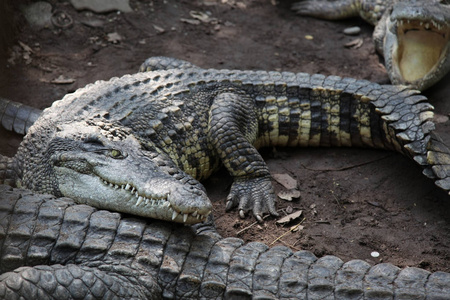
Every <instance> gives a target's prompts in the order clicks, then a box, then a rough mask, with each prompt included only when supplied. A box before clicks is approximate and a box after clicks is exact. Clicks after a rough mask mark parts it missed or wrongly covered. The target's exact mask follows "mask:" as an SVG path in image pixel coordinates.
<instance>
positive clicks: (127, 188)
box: [125, 183, 130, 191]
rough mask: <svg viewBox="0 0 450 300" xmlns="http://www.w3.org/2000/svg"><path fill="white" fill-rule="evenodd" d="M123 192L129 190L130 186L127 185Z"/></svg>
mask: <svg viewBox="0 0 450 300" xmlns="http://www.w3.org/2000/svg"><path fill="white" fill-rule="evenodd" d="M125 190H127V191H128V190H130V185H129V184H128V183H127V185H126V186H125Z"/></svg>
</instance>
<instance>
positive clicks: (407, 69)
mask: <svg viewBox="0 0 450 300" xmlns="http://www.w3.org/2000/svg"><path fill="white" fill-rule="evenodd" d="M292 8H293V9H294V10H295V11H296V12H297V13H298V14H300V15H305V16H313V17H317V18H322V19H331V20H338V19H344V18H348V17H354V16H360V17H362V18H363V19H364V20H366V21H367V22H369V23H370V24H372V25H374V26H375V29H374V32H373V41H374V44H375V48H376V50H377V51H378V53H380V54H381V55H383V56H384V61H385V67H386V70H387V73H388V75H389V78H390V80H391V82H392V83H393V84H402V85H410V86H411V87H412V88H415V89H419V90H422V91H423V90H425V89H427V88H429V87H430V86H432V85H434V84H435V83H436V82H438V81H439V80H440V79H442V78H443V77H444V76H445V75H446V74H447V73H448V72H449V70H450V2H449V1H448V0H440V1H439V0H420V1H416V0H337V1H327V0H320V1H314V0H310V1H302V2H298V3H295V4H293V6H292Z"/></svg>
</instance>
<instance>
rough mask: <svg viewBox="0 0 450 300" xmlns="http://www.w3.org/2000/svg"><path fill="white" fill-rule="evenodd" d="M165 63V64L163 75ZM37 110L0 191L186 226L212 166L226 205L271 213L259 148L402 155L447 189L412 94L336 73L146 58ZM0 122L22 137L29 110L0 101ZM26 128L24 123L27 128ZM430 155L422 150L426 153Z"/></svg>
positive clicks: (427, 116) (422, 100)
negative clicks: (223, 171)
mask: <svg viewBox="0 0 450 300" xmlns="http://www.w3.org/2000/svg"><path fill="white" fill-rule="evenodd" d="M174 66H175V68H174ZM142 68H143V69H144V70H147V69H148V68H153V69H155V68H156V69H157V70H155V71H147V72H139V73H136V74H133V75H125V76H123V77H121V78H113V79H111V80H109V81H98V82H96V83H94V84H90V85H88V86H86V87H84V88H81V89H78V90H77V91H75V92H74V93H72V94H68V95H66V96H65V97H64V98H63V99H62V100H60V101H56V102H55V103H53V105H52V106H51V107H50V108H47V109H45V110H44V111H43V112H42V114H40V116H39V118H38V119H37V120H36V121H35V122H34V124H33V125H32V126H31V127H30V128H29V129H28V132H27V134H26V136H25V137H24V140H23V141H22V143H21V145H20V147H19V149H18V152H17V154H16V155H15V156H14V157H13V158H9V157H4V156H3V157H0V158H1V159H0V183H1V182H4V183H8V184H10V185H13V186H18V187H25V188H29V189H31V190H33V191H37V192H40V193H50V194H53V195H56V196H66V197H70V198H72V199H74V200H75V201H77V202H78V203H85V204H89V205H92V206H94V207H98V208H102V209H109V210H114V211H119V212H124V213H130V214H134V215H139V216H144V217H151V218H157V219H162V220H173V221H176V222H184V223H187V224H193V223H198V222H201V221H203V220H205V218H206V217H207V216H208V214H209V213H210V211H211V203H210V201H209V199H208V197H207V195H206V193H205V190H204V188H203V186H202V185H201V184H200V183H199V181H198V180H202V179H204V178H207V177H208V176H209V175H210V174H211V173H212V172H214V171H215V170H217V169H218V168H219V167H220V165H221V164H223V165H225V167H226V168H227V169H228V171H229V172H230V174H231V175H232V176H233V178H234V183H233V184H232V186H231V191H230V193H229V196H228V198H227V204H226V205H227V209H231V208H232V207H235V206H237V207H238V210H239V214H240V215H241V217H244V216H245V213H247V212H248V211H250V210H252V211H253V214H254V216H255V217H256V218H257V219H258V220H259V221H262V214H264V213H270V214H272V215H277V212H276V208H275V200H276V198H275V193H274V191H273V186H272V183H271V177H270V173H269V170H268V168H267V166H266V164H265V163H264V161H263V159H262V157H261V156H260V155H259V153H258V152H257V150H256V149H257V148H259V147H263V146H274V145H277V146H301V147H302V146H305V147H306V146H362V147H375V148H383V149H392V150H395V151H398V152H400V153H403V154H404V155H406V156H408V157H410V158H412V159H413V160H414V161H416V162H417V163H418V164H420V165H421V166H422V167H423V168H424V174H425V175H427V176H428V177H430V178H434V179H435V183H436V184H437V185H438V186H439V187H441V188H443V189H444V190H446V191H448V190H450V166H449V165H450V164H449V163H448V161H449V160H448V153H450V151H449V150H448V149H447V148H445V146H442V145H441V144H440V143H438V142H437V139H432V140H431V141H436V142H433V143H431V142H430V137H431V134H430V132H431V131H432V130H433V129H434V123H433V122H432V117H433V112H432V108H433V107H432V106H431V105H430V104H429V103H428V102H427V98H426V97H425V96H423V95H420V94H419V93H418V92H417V91H413V90H409V89H407V88H406V87H402V86H390V85H386V86H380V85H378V84H375V83H372V82H369V81H365V80H356V79H350V78H340V77H337V76H329V77H326V76H323V75H318V74H316V75H309V74H305V73H298V74H294V73H288V72H283V73H279V72H265V71H238V70H213V69H209V70H204V69H200V68H198V67H195V66H193V65H191V64H190V63H188V62H184V61H180V60H176V59H170V58H164V57H157V58H152V59H149V60H147V61H146V63H144V66H143V67H142ZM2 103H3V105H2V106H0V116H2V120H1V122H2V124H4V125H6V127H8V128H9V129H14V130H16V131H18V132H25V129H26V123H25V122H23V120H25V119H26V120H27V118H28V117H30V116H31V117H32V118H33V119H35V117H33V116H36V115H37V113H36V112H32V111H31V112H30V111H28V110H25V109H19V108H17V106H16V105H15V104H14V103H12V102H8V101H4V102H2ZM2 111H3V112H2ZM30 123H31V122H30ZM430 149H431V150H433V151H429V150H430Z"/></svg>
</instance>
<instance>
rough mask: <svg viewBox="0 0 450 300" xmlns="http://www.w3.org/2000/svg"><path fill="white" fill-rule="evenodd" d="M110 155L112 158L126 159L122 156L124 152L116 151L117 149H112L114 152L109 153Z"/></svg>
mask: <svg viewBox="0 0 450 300" xmlns="http://www.w3.org/2000/svg"><path fill="white" fill-rule="evenodd" d="M109 155H110V156H111V157H112V158H123V157H124V156H123V154H122V152H120V151H119V150H116V149H112V150H111V151H110V152H109Z"/></svg>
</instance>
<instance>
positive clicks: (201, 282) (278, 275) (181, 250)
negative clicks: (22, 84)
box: [0, 185, 450, 300]
mask: <svg viewBox="0 0 450 300" xmlns="http://www.w3.org/2000/svg"><path fill="white" fill-rule="evenodd" d="M0 216H1V217H0V274H1V275H0V298H1V299H8V300H14V299H42V300H44V299H449V295H450V273H446V272H440V271H438V272H433V273H431V272H429V271H426V270H423V269H419V268H415V267H405V268H399V267H396V266H394V265H392V264H389V263H380V264H376V265H371V264H369V263H367V262H365V261H363V260H357V259H355V260H350V261H347V262H344V261H342V260H341V259H340V258H338V257H336V256H331V255H327V256H323V257H321V258H317V257H316V256H315V255H314V254H313V253H311V252H309V251H305V250H302V251H297V252H293V251H292V250H290V249H289V248H287V247H285V246H275V247H272V248H269V247H268V246H267V245H265V244H262V243H259V242H250V243H244V242H243V241H242V240H241V239H238V238H234V237H229V238H221V237H220V236H219V235H217V233H215V232H214V231H213V229H211V228H210V227H205V228H203V229H201V228H199V229H198V231H199V232H196V231H195V230H194V229H193V228H192V227H191V226H183V225H182V224H176V223H170V222H164V221H158V220H152V219H147V218H141V217H130V216H125V215H122V214H120V213H116V212H110V211H106V210H98V209H96V208H94V207H92V206H88V205H82V204H76V203H75V202H74V201H73V200H71V199H68V198H57V197H55V196H53V195H42V194H36V193H33V192H31V191H29V190H24V189H13V188H11V187H10V186H7V185H0Z"/></svg>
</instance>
